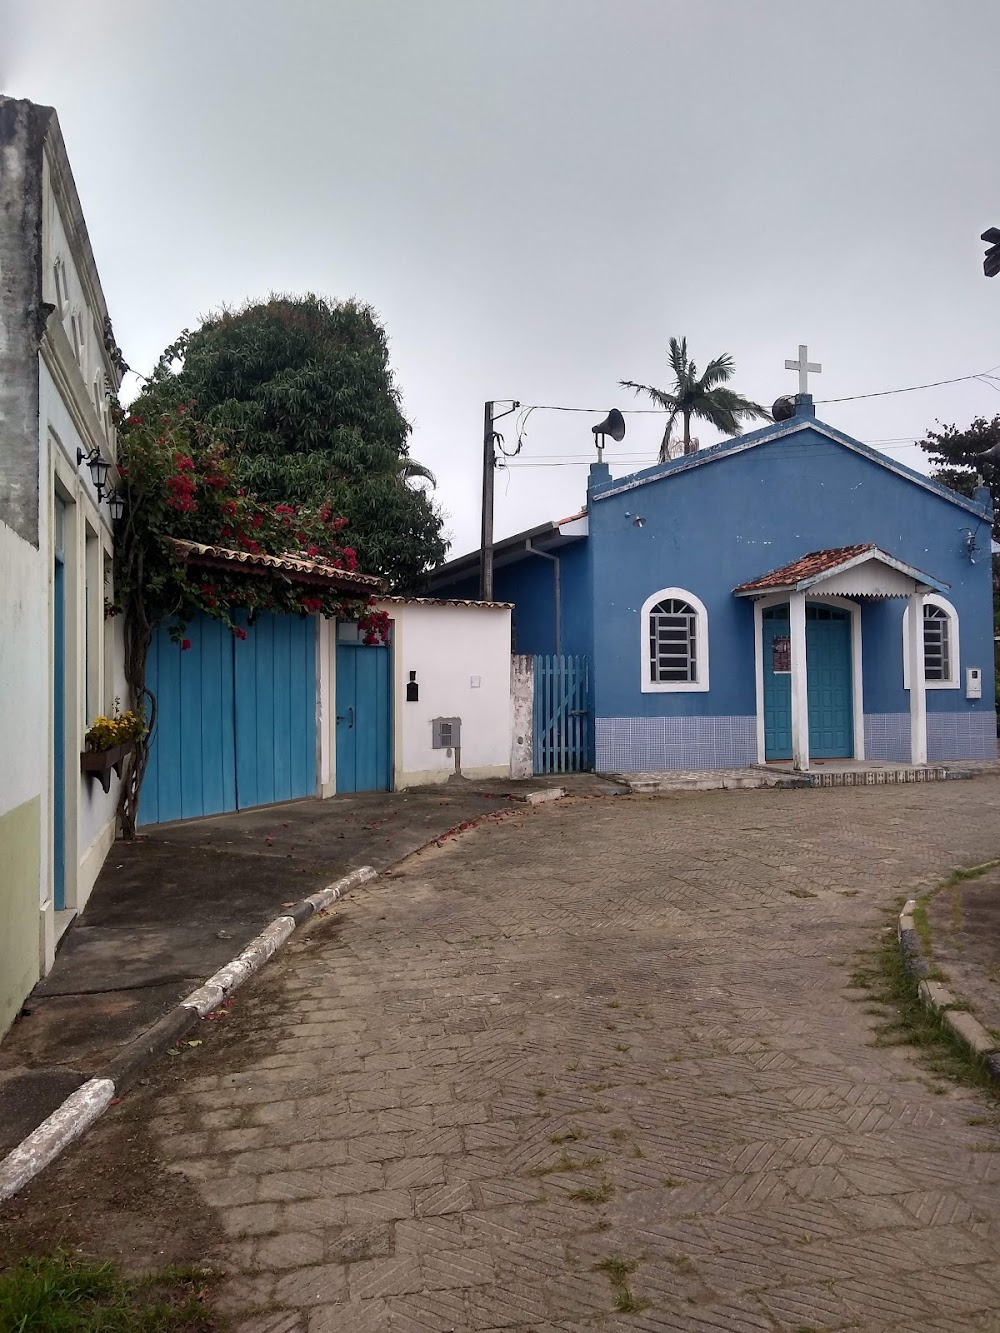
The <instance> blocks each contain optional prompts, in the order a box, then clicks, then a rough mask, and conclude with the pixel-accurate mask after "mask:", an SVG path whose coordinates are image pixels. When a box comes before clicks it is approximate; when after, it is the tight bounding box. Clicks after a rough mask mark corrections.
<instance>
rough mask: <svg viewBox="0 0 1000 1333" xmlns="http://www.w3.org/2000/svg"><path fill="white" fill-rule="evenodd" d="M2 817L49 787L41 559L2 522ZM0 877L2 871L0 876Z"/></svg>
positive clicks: (45, 587)
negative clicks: (3, 757)
mask: <svg viewBox="0 0 1000 1333" xmlns="http://www.w3.org/2000/svg"><path fill="white" fill-rule="evenodd" d="M0 589H2V595H0V683H2V688H0V736H2V737H3V746H4V752H5V754H6V755H7V762H6V763H3V764H0V815H3V814H6V813H7V812H8V811H9V810H14V809H16V807H17V806H19V805H23V803H24V802H25V801H28V800H30V799H31V798H32V797H33V796H39V795H41V796H42V797H43V801H42V807H43V809H42V817H43V821H44V818H45V798H46V796H47V786H48V763H47V756H48V753H49V749H50V746H49V731H48V716H49V713H48V692H47V689H46V682H47V681H48V660H49V659H48V636H47V634H46V617H45V608H46V607H47V606H48V578H47V568H46V562H45V557H44V555H43V554H42V552H41V551H37V550H36V549H35V548H34V547H33V546H32V545H30V543H28V542H26V541H23V540H22V539H21V538H20V537H19V536H18V535H17V534H16V533H15V532H13V531H12V530H11V529H10V528H8V527H7V526H6V524H4V523H0ZM0 873H2V872H0Z"/></svg>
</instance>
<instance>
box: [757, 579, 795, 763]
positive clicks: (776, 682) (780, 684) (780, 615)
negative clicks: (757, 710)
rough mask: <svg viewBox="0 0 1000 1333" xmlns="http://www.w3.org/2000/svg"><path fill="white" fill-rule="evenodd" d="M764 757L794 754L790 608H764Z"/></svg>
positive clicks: (771, 757)
mask: <svg viewBox="0 0 1000 1333" xmlns="http://www.w3.org/2000/svg"><path fill="white" fill-rule="evenodd" d="M763 615H764V618H763V626H764V635H763V650H764V758H765V759H791V757H792V676H791V670H790V667H791V660H790V657H791V642H792V640H791V634H790V626H789V622H788V607H787V605H786V606H769V607H767V608H766V609H765V610H764V613H763Z"/></svg>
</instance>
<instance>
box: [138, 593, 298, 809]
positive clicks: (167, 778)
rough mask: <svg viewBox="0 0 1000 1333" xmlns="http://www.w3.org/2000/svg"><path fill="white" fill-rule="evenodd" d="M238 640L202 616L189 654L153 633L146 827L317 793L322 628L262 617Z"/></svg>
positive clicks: (189, 633) (162, 633)
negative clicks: (152, 722)
mask: <svg viewBox="0 0 1000 1333" xmlns="http://www.w3.org/2000/svg"><path fill="white" fill-rule="evenodd" d="M237 623H239V624H240V625H241V627H243V628H244V629H245V632H246V639H245V640H240V639H235V638H234V637H233V635H232V634H231V633H230V631H229V630H228V629H227V628H226V627H225V626H224V625H222V624H221V623H220V622H219V621H218V620H214V619H212V618H211V617H209V616H200V617H198V619H197V620H195V621H193V622H192V623H191V624H190V625H189V626H188V628H187V630H186V631H185V637H186V638H188V639H189V640H190V641H191V647H190V648H189V649H187V650H182V649H181V647H180V645H179V644H177V643H174V642H173V641H172V640H171V638H170V635H169V633H168V631H167V630H166V629H164V628H160V629H158V630H157V631H156V633H155V634H154V635H153V641H152V643H151V645H150V650H149V660H148V663H147V667H146V679H147V682H148V684H149V688H150V690H151V691H152V692H153V694H154V695H155V697H156V727H155V730H154V732H153V738H152V742H151V745H150V752H149V765H148V767H147V769H146V776H145V779H144V781H143V784H142V799H141V803H140V814H139V822H140V823H142V824H159V823H164V822H166V821H168V820H173V819H192V818H195V817H197V816H199V815H215V814H223V813H224V812H226V811H228V810H243V809H246V808H247V807H249V806H254V805H269V804H272V803H274V802H277V801H288V800H292V799H294V798H296V797H300V796H313V795H315V792H316V624H315V621H314V620H313V619H312V618H311V617H310V618H308V619H304V618H302V617H299V616H273V615H269V614H267V615H260V616H259V617H258V618H257V619H256V620H255V622H254V624H253V625H250V624H249V623H248V621H247V619H246V617H245V616H243V617H241V618H239V619H238V621H237Z"/></svg>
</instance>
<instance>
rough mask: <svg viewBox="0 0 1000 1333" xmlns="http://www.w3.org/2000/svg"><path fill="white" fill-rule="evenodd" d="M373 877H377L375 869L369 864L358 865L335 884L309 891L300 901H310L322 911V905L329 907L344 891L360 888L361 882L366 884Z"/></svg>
mask: <svg viewBox="0 0 1000 1333" xmlns="http://www.w3.org/2000/svg"><path fill="white" fill-rule="evenodd" d="M373 879H378V871H377V870H373V869H372V867H371V866H359V868H358V869H357V870H352V871H351V873H350V874H349V875H345V876H344V878H343V879H338V880H337V882H336V883H335V884H328V885H327V886H326V888H325V889H319V890H318V892H316V893H311V894H310V895H309V897H308V898H303V899H302V901H303V902H304V903H312V905H313V907H315V909H316V911H317V912H322V911H323V909H324V907H329V906H330V904H331V903H335V902H336V901H337V900H338V898H342V897H343V896H344V894H345V893H350V891H351V889H357V888H360V886H361V885H362V884H368V883H369V882H370V881H371V880H373Z"/></svg>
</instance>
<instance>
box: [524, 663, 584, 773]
mask: <svg viewBox="0 0 1000 1333" xmlns="http://www.w3.org/2000/svg"><path fill="white" fill-rule="evenodd" d="M587 700H588V682H587V659H586V658H585V657H568V656H565V655H562V656H559V657H536V658H535V697H534V710H533V714H532V737H531V739H532V755H533V760H534V769H535V772H536V773H582V772H584V771H585V770H586V769H588V768H589V767H590V743H589V738H590V728H589V726H588V721H589V718H588V707H587Z"/></svg>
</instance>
